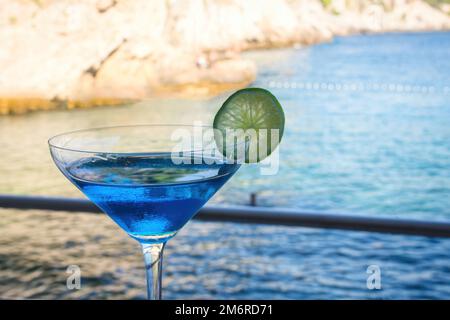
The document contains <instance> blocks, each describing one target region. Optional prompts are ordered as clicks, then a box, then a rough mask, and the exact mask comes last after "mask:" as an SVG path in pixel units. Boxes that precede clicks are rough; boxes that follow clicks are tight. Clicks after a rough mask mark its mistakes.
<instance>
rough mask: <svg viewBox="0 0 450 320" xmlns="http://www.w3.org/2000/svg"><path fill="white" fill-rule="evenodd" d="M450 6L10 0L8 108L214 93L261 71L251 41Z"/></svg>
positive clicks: (1, 5) (359, 26)
mask: <svg viewBox="0 0 450 320" xmlns="http://www.w3.org/2000/svg"><path fill="white" fill-rule="evenodd" d="M448 11H449V8H448V6H445V5H442V6H431V5H429V4H428V3H427V2H426V1H423V0H322V1H319V0H259V1H258V0H246V1H238V0H190V1H174V0H166V1H147V0H97V1H94V0H0V43H2V49H1V50H0V68H1V70H2V71H1V72H0V114H13V113H24V112H27V111H31V110H38V109H45V110H50V109H58V108H69V109H70V108H77V107H91V106H96V105H114V104H123V103H127V102H130V101H135V100H140V99H144V98H148V97H154V96H158V95H170V96H173V95H176V96H182V97H207V96H212V95H215V94H218V93H220V92H223V91H226V90H231V89H234V88H238V87H242V86H245V85H247V84H249V83H251V82H252V81H253V80H254V79H255V76H256V72H257V70H256V66H255V63H254V62H253V61H251V60H248V59H244V58H242V56H241V54H240V53H241V52H243V51H245V50H250V49H258V48H272V47H284V46H290V45H294V44H301V45H309V44H314V43H318V42H323V41H330V40H331V39H332V38H333V36H335V35H348V34H355V33H367V32H369V33H378V32H391V31H430V30H449V29H450V16H449V14H448Z"/></svg>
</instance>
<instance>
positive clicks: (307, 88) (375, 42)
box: [227, 33, 450, 221]
mask: <svg viewBox="0 0 450 320" xmlns="http://www.w3.org/2000/svg"><path fill="white" fill-rule="evenodd" d="M256 56H257V55H256ZM257 58H258V56H257ZM449 58H450V33H424V34H387V35H374V36H353V37H343V38H336V39H335V40H334V41H333V42H332V43H326V44H321V45H317V46H313V47H310V48H303V49H298V50H293V49H287V50H274V51H273V52H272V53H271V54H270V56H269V57H268V55H264V54H261V56H260V57H259V61H260V74H259V75H258V78H257V81H256V83H255V85H256V86H262V87H268V88H269V89H270V90H271V91H273V92H274V94H275V95H276V96H277V97H278V98H279V99H280V101H281V103H282V105H283V106H284V110H285V114H286V129H285V134H284V137H283V141H282V144H281V149H280V169H279V173H278V174H277V175H275V176H271V177H267V176H261V175H260V174H259V168H257V167H254V168H245V170H241V172H240V173H239V174H238V175H237V176H236V177H235V179H233V181H232V182H231V183H230V184H232V186H230V188H227V191H228V192H229V194H232V193H234V191H235V190H239V191H240V192H243V191H244V189H246V190H247V192H248V191H249V190H252V191H255V192H258V193H259V194H258V199H259V204H261V205H268V206H285V207H297V208H301V209H305V210H316V211H327V212H337V213H340V212H344V213H353V214H363V215H370V216H381V215H383V216H388V217H404V218H423V219H427V220H446V221H450V102H449V101H450V99H449V98H450V59H449ZM250 179H252V181H253V183H252V184H249V183H247V181H248V180H250ZM273 190H276V196H274V192H273ZM242 201H246V199H242Z"/></svg>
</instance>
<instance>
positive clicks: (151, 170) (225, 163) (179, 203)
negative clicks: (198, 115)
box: [49, 125, 240, 300]
mask: <svg viewBox="0 0 450 320" xmlns="http://www.w3.org/2000/svg"><path fill="white" fill-rule="evenodd" d="M211 132H212V129H211V128H208V127H199V126H179V125H143V126H122V127H109V128H98V129H90V130H81V131H75V132H70V133H65V134H61V135H57V136H55V137H53V138H51V139H50V140H49V146H50V152H51V155H52V158H53V160H54V162H55V163H56V165H57V167H58V168H59V170H61V172H62V173H63V174H64V175H65V176H66V178H67V179H69V180H70V181H71V182H72V183H73V184H74V185H75V186H77V187H78V189H80V190H81V191H82V192H83V193H84V194H85V195H86V196H87V197H88V198H89V199H90V200H91V201H92V202H94V203H95V204H96V205H97V206H98V207H99V208H100V209H102V211H103V212H105V213H106V214H108V215H109V216H110V217H111V218H112V220H114V221H115V222H116V223H117V224H118V225H119V226H120V227H121V228H122V229H123V230H124V231H125V232H127V233H128V234H129V235H130V236H131V237H132V238H134V239H136V240H137V241H138V242H139V243H140V244H141V246H142V250H143V254H144V261H145V266H146V273H147V293H148V298H149V299H153V300H158V299H161V275H162V259H163V249H164V246H165V244H166V242H167V240H169V239H170V238H172V237H173V236H174V235H175V234H176V233H177V232H178V231H179V230H180V229H181V228H182V227H183V226H184V225H185V224H186V223H187V222H188V221H189V220H190V219H191V218H192V217H193V216H194V215H195V214H196V213H197V211H198V210H199V209H200V208H201V207H202V206H203V205H204V204H205V203H206V202H207V201H208V200H209V199H210V198H211V197H212V196H213V195H214V194H215V193H216V192H217V191H218V190H219V189H220V188H221V187H222V186H223V185H224V184H225V183H226V182H227V180H228V179H230V177H231V176H232V175H233V174H234V173H235V172H236V171H237V170H238V168H239V166H240V165H239V161H236V158H230V157H228V158H227V157H224V156H223V155H222V154H221V152H220V151H219V150H218V148H217V146H216V144H215V142H214V138H213V137H214V134H211Z"/></svg>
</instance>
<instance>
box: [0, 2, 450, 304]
mask: <svg viewBox="0 0 450 320" xmlns="http://www.w3.org/2000/svg"><path fill="white" fill-rule="evenodd" d="M449 13H450V1H448V0H360V1H358V0H326V1H325V0H322V1H318V0H317V1H316V0H263V1H256V0H246V1H239V0H189V1H175V0H173V1H170V0H166V1H163V0H159V1H146V0H98V1H94V0H78V1H71V0H54V1H52V0H48V1H47V0H0V43H1V47H0V70H1V71H0V194H17V195H46V196H64V197H75V198H81V197H84V196H83V195H82V194H81V193H80V192H79V191H78V190H77V189H76V188H75V187H74V186H73V185H72V184H70V183H69V182H68V181H67V180H66V179H65V178H64V177H63V175H61V174H60V173H59V172H58V170H57V168H56V166H55V165H54V164H53V162H52V160H51V158H50V154H49V151H48V147H47V139H48V138H49V137H51V136H53V135H55V134H58V133H62V132H66V131H71V130H77V129H84V128H92V127H100V126H112V125H127V124H152V123H154V124H157V123H185V124H192V123H193V122H194V121H202V122H203V123H204V124H210V123H212V119H213V118H214V115H215V112H216V111H217V109H218V108H219V107H220V106H221V104H222V102H223V101H224V99H225V98H226V97H227V96H228V95H229V94H230V92H232V90H235V89H237V88H242V87H245V86H259V87H264V88H267V89H269V90H270V91H272V92H273V93H274V94H275V95H276V96H277V97H278V98H279V100H280V102H281V104H282V105H283V107H284V110H285V114H286V120H287V122H286V129H285V135H284V137H283V143H282V145H281V146H280V170H279V172H278V174H277V175H275V176H261V175H260V172H259V170H258V167H257V166H246V167H243V168H241V170H240V171H239V172H238V173H237V174H236V175H235V176H234V177H233V178H232V179H231V180H230V181H229V182H228V183H227V185H226V186H225V187H224V188H223V189H222V190H220V191H219V193H218V194H217V195H216V196H215V197H214V198H213V199H212V201H211V203H214V204H221V205H248V203H249V197H250V194H251V193H255V194H256V199H257V203H256V204H257V205H258V206H264V207H287V208H296V209H298V210H300V211H314V212H322V213H333V214H334V213H336V214H352V215H363V216H368V217H389V218H403V219H419V220H425V221H439V222H450V209H449V208H450V126H449V123H450V105H449V102H448V101H449V97H450V59H449V57H450V33H449V32H448V30H450V15H449ZM138 247H139V246H138V244H137V243H136V242H135V241H134V240H132V239H131V238H129V237H128V236H127V235H126V234H125V233H124V232H123V231H122V230H120V229H119V228H118V227H117V226H116V225H115V224H114V223H113V222H112V221H111V220H110V219H109V218H108V217H107V216H106V215H92V214H86V213H66V212H50V211H40V210H27V211H25V210H13V209H2V208H0V298H19V299H22V298H25V299H27V298H33V299H36V298H38V299H39V298H49V299H78V298H83V299H121V298H127V299H142V298H145V281H144V267H143V261H142V257H141V253H140V251H139V248H138ZM165 252H166V256H165V262H166V264H165V271H164V280H163V283H164V295H165V298H167V299H210V298H214V299H227V298H228V299H233V298H235V299H346V298H350V299H355V298H356V299H412V298H414V299H449V298H450V264H449V263H448V262H449V259H450V240H448V239H444V238H427V237H419V236H406V235H388V234H378V233H367V232H356V231H338V230H325V229H308V228H293V227H281V226H262V225H243V224H237V223H206V222H198V221H192V222H190V223H189V224H188V225H187V226H186V227H185V228H184V229H183V230H182V231H181V232H180V233H179V235H178V236H177V237H175V238H174V239H172V240H171V241H170V242H169V244H168V246H167V248H166V250H165ZM72 264H75V265H79V266H80V268H81V270H82V288H81V289H80V290H68V289H67V287H66V278H67V273H66V269H67V266H69V265H72ZM370 265H376V266H379V268H380V269H381V272H382V273H381V274H382V278H381V279H382V280H381V281H382V288H381V289H380V290H369V289H368V287H367V284H366V280H367V277H368V274H367V272H366V270H367V267H368V266H370Z"/></svg>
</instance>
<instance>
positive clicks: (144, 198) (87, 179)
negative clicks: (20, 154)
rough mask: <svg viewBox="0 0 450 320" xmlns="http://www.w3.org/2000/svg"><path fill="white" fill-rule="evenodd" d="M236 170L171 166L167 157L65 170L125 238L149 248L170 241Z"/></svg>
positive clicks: (92, 162) (94, 162) (96, 162)
mask: <svg viewBox="0 0 450 320" xmlns="http://www.w3.org/2000/svg"><path fill="white" fill-rule="evenodd" d="M194 163H195V162H194ZM238 168H239V165H237V164H224V163H217V164H205V163H202V164H177V165H176V164H174V163H173V162H172V160H171V158H170V154H168V155H167V156H163V157H161V156H160V155H159V156H158V157H152V156H151V155H150V156H148V155H147V156H145V157H142V156H133V157H115V158H102V157H92V158H85V159H83V160H80V161H76V162H75V163H72V164H71V165H70V166H69V167H67V168H66V170H67V172H66V174H67V176H68V178H69V179H70V180H71V181H72V182H73V183H74V184H75V185H76V186H77V187H78V188H80V190H81V191H82V192H83V193H84V194H85V195H86V196H87V197H88V198H89V199H91V200H92V201H93V202H94V203H95V204H96V205H97V206H99V207H100V208H101V209H102V210H103V211H104V212H105V213H107V214H108V215H109V216H110V217H111V218H112V219H113V220H114V221H115V222H116V223H117V224H119V226H120V227H121V228H122V229H124V230H125V231H126V232H127V233H128V234H129V235H130V236H132V237H133V238H135V239H137V240H138V241H140V242H142V243H154V242H164V241H167V240H168V239H169V238H171V237H173V236H174V235H175V233H176V232H177V231H178V230H179V229H181V228H182V227H183V226H184V225H185V224H186V223H187V222H188V221H189V220H190V219H191V218H192V217H193V215H194V214H195V213H197V211H198V210H199V209H200V208H201V207H202V206H203V205H204V204H205V203H206V202H207V201H208V200H209V199H210V198H211V197H212V196H213V195H214V194H215V193H216V192H217V190H219V189H220V187H222V186H223V185H224V184H225V182H227V180H228V179H229V178H230V177H231V176H232V175H233V173H234V172H236V170H237V169H238Z"/></svg>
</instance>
